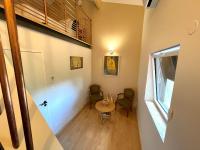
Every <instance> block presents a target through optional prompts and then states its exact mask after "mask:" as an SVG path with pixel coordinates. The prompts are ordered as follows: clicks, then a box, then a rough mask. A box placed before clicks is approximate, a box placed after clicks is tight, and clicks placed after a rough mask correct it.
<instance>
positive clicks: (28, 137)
mask: <svg viewBox="0 0 200 150" xmlns="http://www.w3.org/2000/svg"><path fill="white" fill-rule="evenodd" d="M13 4H14V3H13V0H4V7H5V15H6V22H7V27H8V35H9V40H10V47H11V54H12V60H13V66H14V72H15V80H16V85H17V92H18V97H19V105H20V111H21V117H22V124H23V131H24V137H25V142H26V149H27V150H33V149H34V147H33V139H32V131H31V123H30V117H29V110H28V103H27V97H26V89H25V82H24V75H23V68H22V60H21V54H20V47H19V42H18V33H17V25H16V17H15V12H14V5H13ZM0 45H1V43H0ZM0 56H1V57H0V79H1V87H2V93H3V97H4V101H5V107H6V112H7V116H8V117H7V118H8V123H9V127H10V133H11V139H12V142H13V147H15V148H17V147H19V139H18V133H17V128H16V122H15V117H14V111H13V106H12V101H11V96H10V89H9V84H8V78H7V73H6V66H5V60H4V54H3V48H2V46H0Z"/></svg>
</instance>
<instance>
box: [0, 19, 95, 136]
mask: <svg viewBox="0 0 200 150" xmlns="http://www.w3.org/2000/svg"><path fill="white" fill-rule="evenodd" d="M0 33H1V39H2V41H3V48H4V49H10V46H9V40H8V35H7V30H6V24H5V22H4V21H0ZM18 33H19V43H20V47H21V50H23V51H28V53H30V52H31V53H33V52H35V53H39V54H41V55H42V57H44V64H41V65H44V68H45V71H44V75H45V78H44V79H45V80H46V81H45V85H41V86H40V87H41V88H40V90H39V91H37V92H38V93H37V94H39V96H37V98H38V99H40V101H43V100H47V101H48V108H47V109H48V110H47V111H46V113H48V114H46V115H45V117H46V118H47V122H48V124H49V125H50V127H51V129H52V130H53V132H54V133H55V134H57V133H58V132H59V131H61V130H62V128H63V127H64V126H65V125H66V124H67V123H68V122H69V121H70V120H71V119H72V118H73V117H74V116H75V115H76V114H77V113H78V112H79V111H80V110H81V109H82V107H83V106H84V105H85V104H86V102H87V95H88V87H89V85H90V83H91V50H90V49H89V48H85V47H82V46H79V45H76V44H73V43H70V42H67V41H65V40H61V39H59V38H56V37H53V36H50V35H47V34H44V33H42V32H38V31H37V30H31V29H30V28H26V27H22V26H18ZM70 56H82V57H83V61H84V64H83V65H84V68H83V69H79V70H70V61H69V60H70ZM34 59H35V57H34ZM24 62H26V63H33V60H31V57H30V62H29V61H24ZM23 65H24V66H29V65H32V66H33V67H34V68H29V70H24V72H25V74H27V72H29V73H30V72H31V71H32V72H33V73H35V72H37V71H38V74H41V72H40V71H43V70H39V69H37V66H34V65H33V64H23ZM25 68H27V67H25ZM52 77H54V80H52ZM26 78H28V77H26V76H25V79H26ZM29 78H32V80H33V82H34V80H37V78H36V77H34V76H32V77H29ZM41 84H42V83H41ZM27 87H31V85H27ZM30 92H31V91H30ZM35 101H36V103H37V99H35ZM38 101H39V100H38ZM37 105H38V103H37Z"/></svg>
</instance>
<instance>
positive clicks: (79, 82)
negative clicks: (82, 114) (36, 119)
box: [33, 77, 87, 134]
mask: <svg viewBox="0 0 200 150" xmlns="http://www.w3.org/2000/svg"><path fill="white" fill-rule="evenodd" d="M83 84H84V81H83V78H80V77H77V78H74V79H72V80H65V81H60V82H57V83H56V84H52V85H50V86H48V87H46V88H44V89H40V90H39V92H36V93H35V94H34V95H33V98H34V99H35V100H38V99H41V97H43V98H44V99H45V100H47V102H48V105H47V107H46V108H44V107H43V108H40V111H41V113H42V114H43V116H44V117H45V119H46V121H47V122H48V124H49V126H50V128H51V129H52V130H53V132H54V133H55V134H58V133H59V132H60V131H61V130H62V129H63V127H64V126H65V125H66V124H67V123H68V122H69V121H70V120H71V119H72V118H73V117H74V116H75V115H76V114H77V113H78V112H79V111H80V109H81V108H82V107H83V106H84V105H85V103H86V102H87V101H86V99H87V97H84V95H83V94H82V93H85V91H84V89H83ZM37 106H38V107H41V106H40V105H39V104H37Z"/></svg>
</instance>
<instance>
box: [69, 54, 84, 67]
mask: <svg viewBox="0 0 200 150" xmlns="http://www.w3.org/2000/svg"><path fill="white" fill-rule="evenodd" d="M81 68H83V57H80V56H70V69H71V70H75V69H81Z"/></svg>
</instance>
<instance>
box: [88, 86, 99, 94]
mask: <svg viewBox="0 0 200 150" xmlns="http://www.w3.org/2000/svg"><path fill="white" fill-rule="evenodd" d="M100 91H101V87H100V85H98V84H93V85H91V86H90V93H91V94H92V95H93V94H99V93H100Z"/></svg>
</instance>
